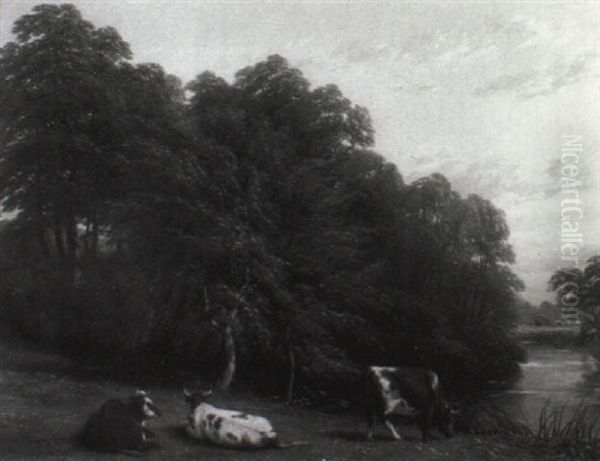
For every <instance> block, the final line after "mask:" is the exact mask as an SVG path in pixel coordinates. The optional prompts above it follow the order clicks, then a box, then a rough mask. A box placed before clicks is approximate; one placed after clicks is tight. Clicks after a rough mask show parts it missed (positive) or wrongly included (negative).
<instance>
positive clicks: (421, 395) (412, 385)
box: [365, 367, 456, 442]
mask: <svg viewBox="0 0 600 461" xmlns="http://www.w3.org/2000/svg"><path fill="white" fill-rule="evenodd" d="M365 384H366V399H367V401H366V410H367V423H368V429H367V438H368V439H371V438H372V436H373V426H374V425H375V422H376V421H377V420H378V419H380V420H382V421H383V422H385V424H386V425H387V427H388V428H389V430H390V432H391V433H392V436H393V437H394V439H396V440H399V439H401V437H400V435H399V434H398V433H397V432H396V429H395V428H394V425H393V424H392V421H391V419H392V418H393V417H394V416H398V415H399V416H405V417H410V418H417V419H418V420H419V421H420V424H421V433H422V437H423V442H426V441H427V440H428V439H429V438H430V437H431V427H432V425H436V426H437V427H438V429H439V430H440V431H441V432H442V433H443V434H444V435H445V436H446V437H448V438H450V437H452V436H453V435H454V415H455V414H456V412H455V411H454V410H453V409H451V408H450V406H449V405H448V404H447V403H446V402H445V401H444V399H443V398H442V396H441V393H440V381H439V378H438V376H437V374H435V373H434V372H433V371H431V370H425V369H421V368H398V367H369V368H368V370H367V379H366V383H365Z"/></svg>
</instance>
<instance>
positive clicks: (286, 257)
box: [0, 5, 523, 398]
mask: <svg viewBox="0 0 600 461" xmlns="http://www.w3.org/2000/svg"><path fill="white" fill-rule="evenodd" d="M14 33H15V41H14V42H10V43H8V44H6V45H5V46H4V47H3V48H1V49H0V130H1V131H0V133H1V137H0V149H1V150H0V199H1V200H2V205H3V207H4V209H5V210H7V211H13V212H15V213H16V216H15V217H14V219H11V220H10V221H9V222H7V223H5V224H4V225H3V227H2V229H1V240H0V245H1V247H0V252H1V253H2V257H1V260H0V261H1V262H0V265H1V266H0V270H1V274H0V277H1V278H2V284H1V287H0V301H1V304H2V318H3V319H5V320H4V321H5V322H8V324H9V325H10V327H11V328H12V329H14V330H17V331H19V332H21V333H22V334H25V335H28V336H29V337H31V338H35V339H36V340H37V341H39V342H41V343H45V344H48V345H52V346H56V347H62V348H64V349H65V350H68V351H70V353H72V354H74V355H75V356H79V358H81V359H82V360H86V359H87V358H88V357H96V356H100V357H108V358H113V359H114V357H117V356H119V357H124V358H125V359H126V358H127V357H136V358H138V359H139V358H140V357H147V358H148V360H149V361H152V363H153V364H154V366H155V368H156V364H157V362H158V363H159V365H160V369H161V370H164V369H169V368H177V369H188V370H194V372H195V373H197V375H199V376H201V377H203V378H205V379H207V380H211V381H214V382H218V383H219V384H220V385H222V386H223V387H226V386H228V385H229V384H230V383H231V381H232V380H235V381H234V382H237V383H239V384H246V385H256V386H260V387H261V388H263V389H266V390H269V391H275V392H281V393H285V394H287V397H288V398H291V396H292V394H293V392H294V390H297V389H298V388H303V389H304V388H305V389H312V390H319V391H321V392H330V391H331V392H333V391H335V392H337V393H338V394H339V393H345V395H356V392H355V391H356V388H357V387H356V386H357V385H358V382H359V377H360V374H361V372H362V370H363V368H364V366H366V365H367V364H390V365H400V364H402V365H415V366H426V367H431V368H433V369H435V370H436V371H438V372H439V373H440V374H441V375H442V376H443V378H444V379H445V380H446V381H447V382H448V385H449V386H450V387H451V388H452V387H453V388H454V391H455V392H457V393H458V392H460V391H470V390H471V389H474V388H481V387H485V385H486V383H487V382H488V381H489V380H492V379H503V378H505V377H507V376H508V375H509V374H510V373H512V372H513V371H514V370H515V369H516V367H517V362H518V361H519V360H521V359H522V358H523V351H522V350H521V349H520V347H519V346H518V344H517V341H516V340H515V338H514V337H513V335H512V333H511V328H512V326H513V325H514V322H515V319H516V314H515V309H514V306H515V302H516V300H517V296H516V292H517V291H519V290H521V289H522V288H523V284H522V282H521V281H520V280H519V279H518V278H517V277H516V276H515V275H514V273H513V272H512V271H511V269H510V266H509V265H510V264H511V263H513V262H514V254H513V251H512V249H511V247H510V245H509V244H508V242H507V239H508V236H509V229H508V227H507V225H506V222H505V217H504V213H503V212H502V211H501V210H499V209H497V208H496V207H495V206H494V205H493V204H492V203H491V202H489V201H488V200H485V199H483V198H481V197H480V196H477V195H469V196H468V197H461V196H460V195H459V194H458V193H457V192H456V191H454V190H453V189H452V187H451V185H450V183H449V182H448V180H447V179H446V178H445V177H444V176H442V175H441V174H434V175H432V176H429V177H424V178H421V179H419V180H417V181H415V182H412V183H410V184H406V183H405V182H404V180H403V178H402V176H401V175H400V173H399V172H398V171H397V169H396V167H395V165H393V164H392V163H389V162H387V161H386V160H385V159H384V158H383V157H382V156H380V155H379V154H377V153H376V152H374V151H373V150H372V149H371V148H372V146H373V143H374V130H373V127H372V124H371V120H370V118H369V115H368V112H367V111H366V110H365V109H364V108H362V107H360V106H357V105H354V104H353V103H352V102H351V101H349V100H348V99H347V98H345V97H344V95H343V94H342V93H341V92H340V90H339V89H338V88H337V87H336V86H335V85H326V86H323V87H318V88H311V85H310V83H309V82H308V80H306V78H305V77H304V76H303V75H302V73H301V72H300V70H298V69H296V68H294V67H291V66H290V65H289V63H288V62H287V61H286V60H285V59H284V58H282V57H281V56H276V55H275V56H269V57H268V58H267V59H266V60H264V61H262V62H259V63H257V64H255V65H252V66H249V67H246V68H244V69H241V70H240V71H239V72H237V74H236V76H235V79H234V81H233V82H231V83H229V82H227V81H226V80H224V79H223V78H221V77H219V76H217V75H215V74H214V73H212V72H204V73H201V74H199V75H198V76H197V77H196V78H195V79H194V80H193V81H192V82H189V83H188V84H186V85H183V84H182V83H181V82H180V80H179V79H178V78H176V77H174V76H172V75H168V74H167V73H165V71H164V70H163V69H162V68H161V67H160V66H159V65H157V64H134V63H133V62H132V61H131V59H132V53H131V51H130V49H129V46H128V44H127V43H125V42H124V41H123V40H122V38H121V37H120V36H119V34H118V32H117V31H116V30H114V29H112V28H110V27H103V28H96V27H95V26H94V25H93V24H91V23H89V22H87V21H85V20H84V19H83V18H82V17H81V15H80V13H79V12H78V10H77V9H76V8H75V7H73V6H71V5H40V6H36V7H35V8H34V9H33V12H32V13H31V14H28V15H25V16H23V17H21V18H20V19H18V20H17V21H16V23H15V25H14ZM136 363H140V362H139V360H137V361H136Z"/></svg>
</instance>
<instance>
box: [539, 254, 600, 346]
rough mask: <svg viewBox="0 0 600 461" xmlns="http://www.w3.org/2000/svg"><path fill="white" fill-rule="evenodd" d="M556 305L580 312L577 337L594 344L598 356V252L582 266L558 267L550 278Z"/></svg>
mask: <svg viewBox="0 0 600 461" xmlns="http://www.w3.org/2000/svg"><path fill="white" fill-rule="evenodd" d="M549 288H550V289H551V290H552V291H554V292H556V300H557V302H556V304H557V305H558V306H559V307H561V308H563V307H564V308H571V309H572V308H575V309H577V310H578V311H579V313H580V319H581V337H582V339H583V341H584V342H586V343H590V344H592V345H593V346H594V348H595V350H596V354H597V355H598V356H599V357H600V255H596V256H592V257H591V258H589V259H588V260H587V261H586V265H585V267H584V268H583V270H582V269H580V268H579V267H574V266H573V267H565V268H560V269H558V270H557V271H556V272H554V274H552V277H551V278H550V282H549Z"/></svg>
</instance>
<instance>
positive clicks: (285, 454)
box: [0, 341, 547, 461]
mask: <svg viewBox="0 0 600 461" xmlns="http://www.w3.org/2000/svg"><path fill="white" fill-rule="evenodd" d="M2 343H4V342H2V341H0V354H1V355H0V360H1V363H0V390H1V392H0V459H2V460H34V459H44V460H59V459H60V460H77V461H78V460H109V459H128V457H126V456H123V455H111V454H102V453H94V452H89V451H86V450H85V449H83V448H82V447H79V446H78V445H76V444H75V443H74V441H73V434H74V433H76V432H77V430H78V429H79V428H80V427H81V426H82V424H83V423H84V421H85V420H86V418H87V416H88V415H89V414H90V413H91V412H92V411H94V410H95V409H96V408H97V407H98V406H99V405H100V404H101V403H102V402H103V401H104V400H106V399H107V398H110V397H115V396H116V397H125V396H127V395H128V394H129V393H131V392H132V391H133V389H134V388H135V385H136V384H139V383H130V384H129V383H128V384H121V383H117V382H115V381H114V380H109V379H106V378H100V377H99V375H98V374H97V373H95V372H94V370H93V369H82V368H81V367H76V366H74V365H73V364H72V363H71V362H70V361H69V360H67V359H65V358H64V357H61V356H59V355H56V354H53V353H48V352H44V351H41V350H35V349H32V348H31V347H27V346H23V345H19V346H16V345H14V344H11V345H10V346H9V345H7V344H5V343H4V344H2ZM152 395H153V397H154V400H155V401H156V403H157V404H158V405H159V406H160V407H161V409H162V411H163V417H162V418H161V419H160V420H157V421H154V422H152V423H151V428H152V429H153V430H154V431H155V432H156V433H157V435H158V437H159V439H160V442H161V448H160V449H158V450H156V451H153V452H150V453H147V454H145V455H144V458H146V459H149V460H158V459H165V460H173V459H182V460H185V459H189V460H231V461H237V460H251V461H253V460H261V461H269V460H289V461H303V460H307V461H308V460H311V461H346V460H348V461H349V460H381V461H388V460H395V459H398V460H400V459H402V460H416V461H419V460H457V461H459V460H460V461H464V460H478V461H479V460H508V459H511V460H527V459H533V457H532V455H530V454H528V453H526V452H525V451H523V450H520V449H518V448H516V447H513V446H511V443H510V441H503V440H502V439H499V438H494V437H489V436H475V435H467V434H458V435H457V436H456V437H454V438H453V439H451V440H446V439H445V438H443V437H442V436H441V434H439V433H435V437H436V438H435V440H433V441H431V442H429V443H427V444H423V443H421V442H420V432H419V430H418V428H417V427H415V426H402V427H400V432H401V433H402V434H403V435H404V436H405V439H404V440H402V441H398V442H396V441H393V440H392V439H391V437H390V436H389V433H388V432H387V429H386V428H385V427H384V426H380V427H379V429H378V431H377V432H376V437H375V439H374V440H373V441H366V440H365V439H364V422H363V420H362V418H361V417H360V415H359V414H353V413H351V412H346V413H326V412H323V411H319V410H318V409H314V408H302V407H298V406H291V407H290V406H286V405H283V404H282V403H281V402H279V401H278V400H276V399H266V398H257V397H254V396H249V395H238V394H234V395H225V396H221V397H216V398H215V400H214V402H213V403H215V404H217V405H222V406H224V407H228V408H234V409H238V410H243V411H248V412H252V413H256V414H260V415H263V416H266V417H268V418H269V419H270V420H271V421H272V423H273V425H274V426H275V428H276V430H277V431H278V432H279V433H280V436H281V439H282V441H284V442H286V441H306V442H309V445H308V446H304V447H298V448H289V449H269V450H264V451H250V452H248V451H236V450H229V449H223V448H218V447H214V446H211V445H208V444H205V443H202V442H197V441H192V440H188V439H187V438H186V437H185V434H184V432H183V427H184V423H185V420H186V416H187V415H186V410H187V408H186V405H185V404H184V402H183V399H182V394H181V391H180V390H179V389H170V388H161V389H153V390H152ZM546 459H547V458H546Z"/></svg>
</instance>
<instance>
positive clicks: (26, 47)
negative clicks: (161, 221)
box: [0, 5, 131, 273]
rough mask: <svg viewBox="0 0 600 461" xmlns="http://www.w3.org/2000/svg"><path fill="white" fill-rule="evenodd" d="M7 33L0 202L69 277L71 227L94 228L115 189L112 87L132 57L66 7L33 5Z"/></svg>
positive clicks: (0, 90)
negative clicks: (12, 36) (10, 38)
mask: <svg viewBox="0 0 600 461" xmlns="http://www.w3.org/2000/svg"><path fill="white" fill-rule="evenodd" d="M13 33H14V34H15V36H16V39H15V41H14V42H9V43H8V44H6V45H5V46H4V47H3V48H2V49H1V50H0V76H1V78H0V132H1V134H2V136H1V138H0V142H1V145H0V152H1V157H0V161H1V163H0V165H1V169H0V184H1V185H2V186H1V187H2V189H1V190H0V198H1V199H2V203H3V206H4V207H5V209H7V210H9V211H11V210H16V211H18V215H17V219H18V220H19V221H26V222H27V223H28V224H29V225H30V226H31V227H33V228H34V229H35V232H36V234H37V236H38V242H39V245H40V247H41V250H42V251H43V253H44V254H45V255H47V256H50V255H53V256H56V257H57V258H58V259H59V260H60V261H61V262H62V263H64V266H65V268H66V269H67V272H69V273H72V271H73V269H74V267H75V259H76V254H77V250H78V224H80V223H82V224H85V225H88V226H89V227H90V228H92V229H93V228H94V226H97V223H96V222H95V220H96V217H97V214H98V212H99V211H100V210H101V209H102V205H103V203H105V202H106V200H107V199H108V198H109V197H110V195H111V194H112V192H113V190H114V185H113V178H114V173H115V169H114V168H115V165H114V162H113V158H112V156H113V153H114V143H115V142H116V140H117V139H116V138H118V137H115V134H116V133H118V132H119V126H118V124H119V119H120V116H121V114H122V111H123V106H122V105H123V101H122V99H121V94H122V93H121V92H120V90H121V88H120V87H119V85H117V84H115V82H118V69H119V65H120V64H121V63H123V62H125V61H127V60H128V59H130V58H131V52H130V50H129V46H128V45H127V43H125V42H124V41H123V40H122V39H121V37H120V36H119V34H118V33H117V32H116V31H115V30H114V29H113V28H110V27H104V28H96V27H94V26H93V25H92V24H91V23H90V22H88V21H85V20H84V19H83V18H82V17H81V15H80V13H79V11H78V10H77V9H76V8H75V7H73V6H72V5H39V6H36V7H35V8H34V9H33V12H32V13H31V14H28V15H25V16H23V17H21V18H20V19H18V20H17V21H16V22H15V25H14V28H13ZM48 236H52V239H51V241H49V239H48Z"/></svg>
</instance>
